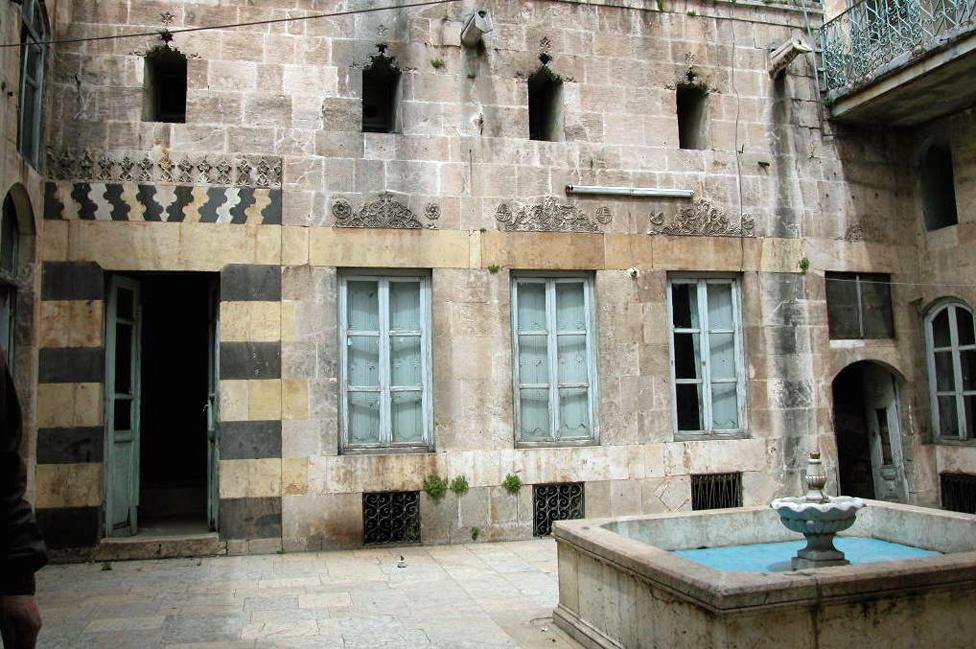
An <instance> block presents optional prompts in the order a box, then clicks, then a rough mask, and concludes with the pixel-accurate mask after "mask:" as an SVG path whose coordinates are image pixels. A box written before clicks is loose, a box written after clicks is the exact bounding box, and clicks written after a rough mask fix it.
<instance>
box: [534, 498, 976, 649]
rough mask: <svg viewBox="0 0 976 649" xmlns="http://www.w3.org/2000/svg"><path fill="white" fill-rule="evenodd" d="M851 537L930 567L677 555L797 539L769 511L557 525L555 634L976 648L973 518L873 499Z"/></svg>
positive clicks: (675, 641) (592, 638)
mask: <svg viewBox="0 0 976 649" xmlns="http://www.w3.org/2000/svg"><path fill="white" fill-rule="evenodd" d="M867 503H868V506H867V507H865V508H864V509H863V510H861V511H860V512H859V514H858V518H857V520H856V521H855V522H854V523H853V525H852V526H851V527H850V528H849V529H848V530H847V531H846V532H844V533H843V534H842V535H841V537H840V538H841V539H844V538H850V537H859V538H864V539H872V538H873V539H880V540H883V541H890V542H892V543H897V544H901V545H904V546H911V547H912V548H921V549H923V550H929V551H932V552H937V553H939V554H935V555H933V556H926V557H921V558H911V559H902V560H894V561H886V562H881V563H860V564H851V565H846V566H837V567H828V568H822V569H816V570H800V571H786V572H740V571H735V570H719V569H716V568H714V567H710V566H708V565H705V564H703V563H699V562H698V561H694V560H692V559H689V558H686V557H683V556H680V555H678V554H676V553H675V552H674V551H675V550H689V549H696V548H702V547H709V548H714V547H721V546H736V545H747V544H755V543H776V542H787V541H793V542H796V541H801V542H802V540H803V537H802V536H800V535H799V534H796V533H794V532H791V531H789V530H787V529H786V528H784V527H783V525H782V524H781V523H780V520H779V516H778V515H777V513H776V512H775V511H773V510H772V509H770V508H769V507H768V506H762V507H751V508H742V509H736V510H714V511H707V512H688V513H680V514H665V515H655V516H640V517H627V518H620V519H594V520H582V521H560V522H558V523H556V524H555V526H554V528H553V535H554V536H555V538H556V542H557V546H558V553H559V605H558V607H557V608H556V610H555V612H554V617H555V620H556V623H557V624H558V625H559V626H560V627H561V628H562V629H564V630H565V631H567V632H568V633H570V634H571V635H572V636H574V637H575V638H576V639H577V640H578V641H580V642H581V643H582V644H584V645H585V646H587V647H590V648H597V647H599V648H610V647H612V648H614V649H620V648H627V649H631V648H638V647H641V648H643V647H669V648H673V649H681V648H683V647H687V648H689V649H691V648H694V649H699V648H702V647H715V648H718V647H722V648H725V647H728V648H732V647H760V648H762V647H768V648H770V649H772V648H774V647H775V648H777V649H778V648H781V647H797V648H799V649H815V648H817V647H820V648H822V647H831V648H835V647H836V648H846V647H850V648H852V649H855V648H856V649H863V648H864V647H871V646H884V647H885V649H895V648H901V647H904V648H905V649H908V648H909V647H919V646H932V647H940V648H942V647H948V648H954V647H959V648H960V649H962V648H963V647H970V646H971V645H972V638H973V637H976V616H973V615H972V614H971V611H972V610H973V607H976V517H974V516H969V515H966V514H957V513H953V512H945V511H941V510H934V509H927V508H921V507H912V506H909V505H898V504H892V503H885V502H879V501H867Z"/></svg>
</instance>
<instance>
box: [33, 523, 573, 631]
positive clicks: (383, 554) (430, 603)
mask: <svg viewBox="0 0 976 649" xmlns="http://www.w3.org/2000/svg"><path fill="white" fill-rule="evenodd" d="M557 597H558V588H557V580H556V546H555V543H554V542H553V541H552V540H550V539H539V540H532V541H514V542H499V543H474V544H469V545H453V546H414V547H384V548H369V549H364V550H352V551H338V552H314V553H313V552H310V553H295V554H278V555H257V556H230V557H228V556H222V557H207V558H182V559H180V558H175V559H151V560H141V561H117V562H116V561H113V562H99V563H89V564H66V565H54V566H48V567H46V568H44V569H43V570H42V571H41V572H40V573H38V602H39V604H40V606H41V611H42V615H43V616H44V620H45V623H44V628H43V630H42V631H41V636H40V638H39V642H38V647H39V648H40V649H73V648H75V647H79V648H81V647H85V648H88V647H107V648H110V649H125V647H136V648H138V649H290V648H296V649H299V648H302V647H315V648H316V649H542V648H543V647H546V648H548V649H581V647H580V645H578V644H576V643H575V642H574V641H572V640H571V639H570V638H569V637H568V636H566V635H565V634H563V633H562V632H561V631H559V630H558V629H557V628H556V627H555V625H554V624H552V619H551V615H552V608H553V607H554V606H555V604H556V601H557Z"/></svg>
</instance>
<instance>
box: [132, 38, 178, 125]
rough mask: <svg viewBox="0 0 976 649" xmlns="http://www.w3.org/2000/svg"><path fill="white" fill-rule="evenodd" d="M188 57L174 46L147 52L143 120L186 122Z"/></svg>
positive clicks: (173, 122)
mask: <svg viewBox="0 0 976 649" xmlns="http://www.w3.org/2000/svg"><path fill="white" fill-rule="evenodd" d="M186 80H187V69H186V57H185V56H184V55H183V54H182V53H181V52H180V51H179V50H175V49H173V48H170V47H167V46H163V47H157V48H155V49H153V50H151V51H150V52H149V53H147V54H146V63H145V75H144V79H143V81H144V91H143V101H142V121H144V122H168V123H172V124H182V123H184V122H186Z"/></svg>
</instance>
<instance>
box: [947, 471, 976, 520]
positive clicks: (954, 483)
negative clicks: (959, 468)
mask: <svg viewBox="0 0 976 649" xmlns="http://www.w3.org/2000/svg"><path fill="white" fill-rule="evenodd" d="M939 478H940V482H941V483H942V508H943V509H948V510H949V511H951V512H962V513H964V514H976V475H968V474H965V473H940V474H939Z"/></svg>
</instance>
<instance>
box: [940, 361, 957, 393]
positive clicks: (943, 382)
mask: <svg viewBox="0 0 976 649" xmlns="http://www.w3.org/2000/svg"><path fill="white" fill-rule="evenodd" d="M935 389H936V390H938V391H939V392H946V391H949V390H955V389H956V377H955V375H954V374H953V369H952V352H935Z"/></svg>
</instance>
